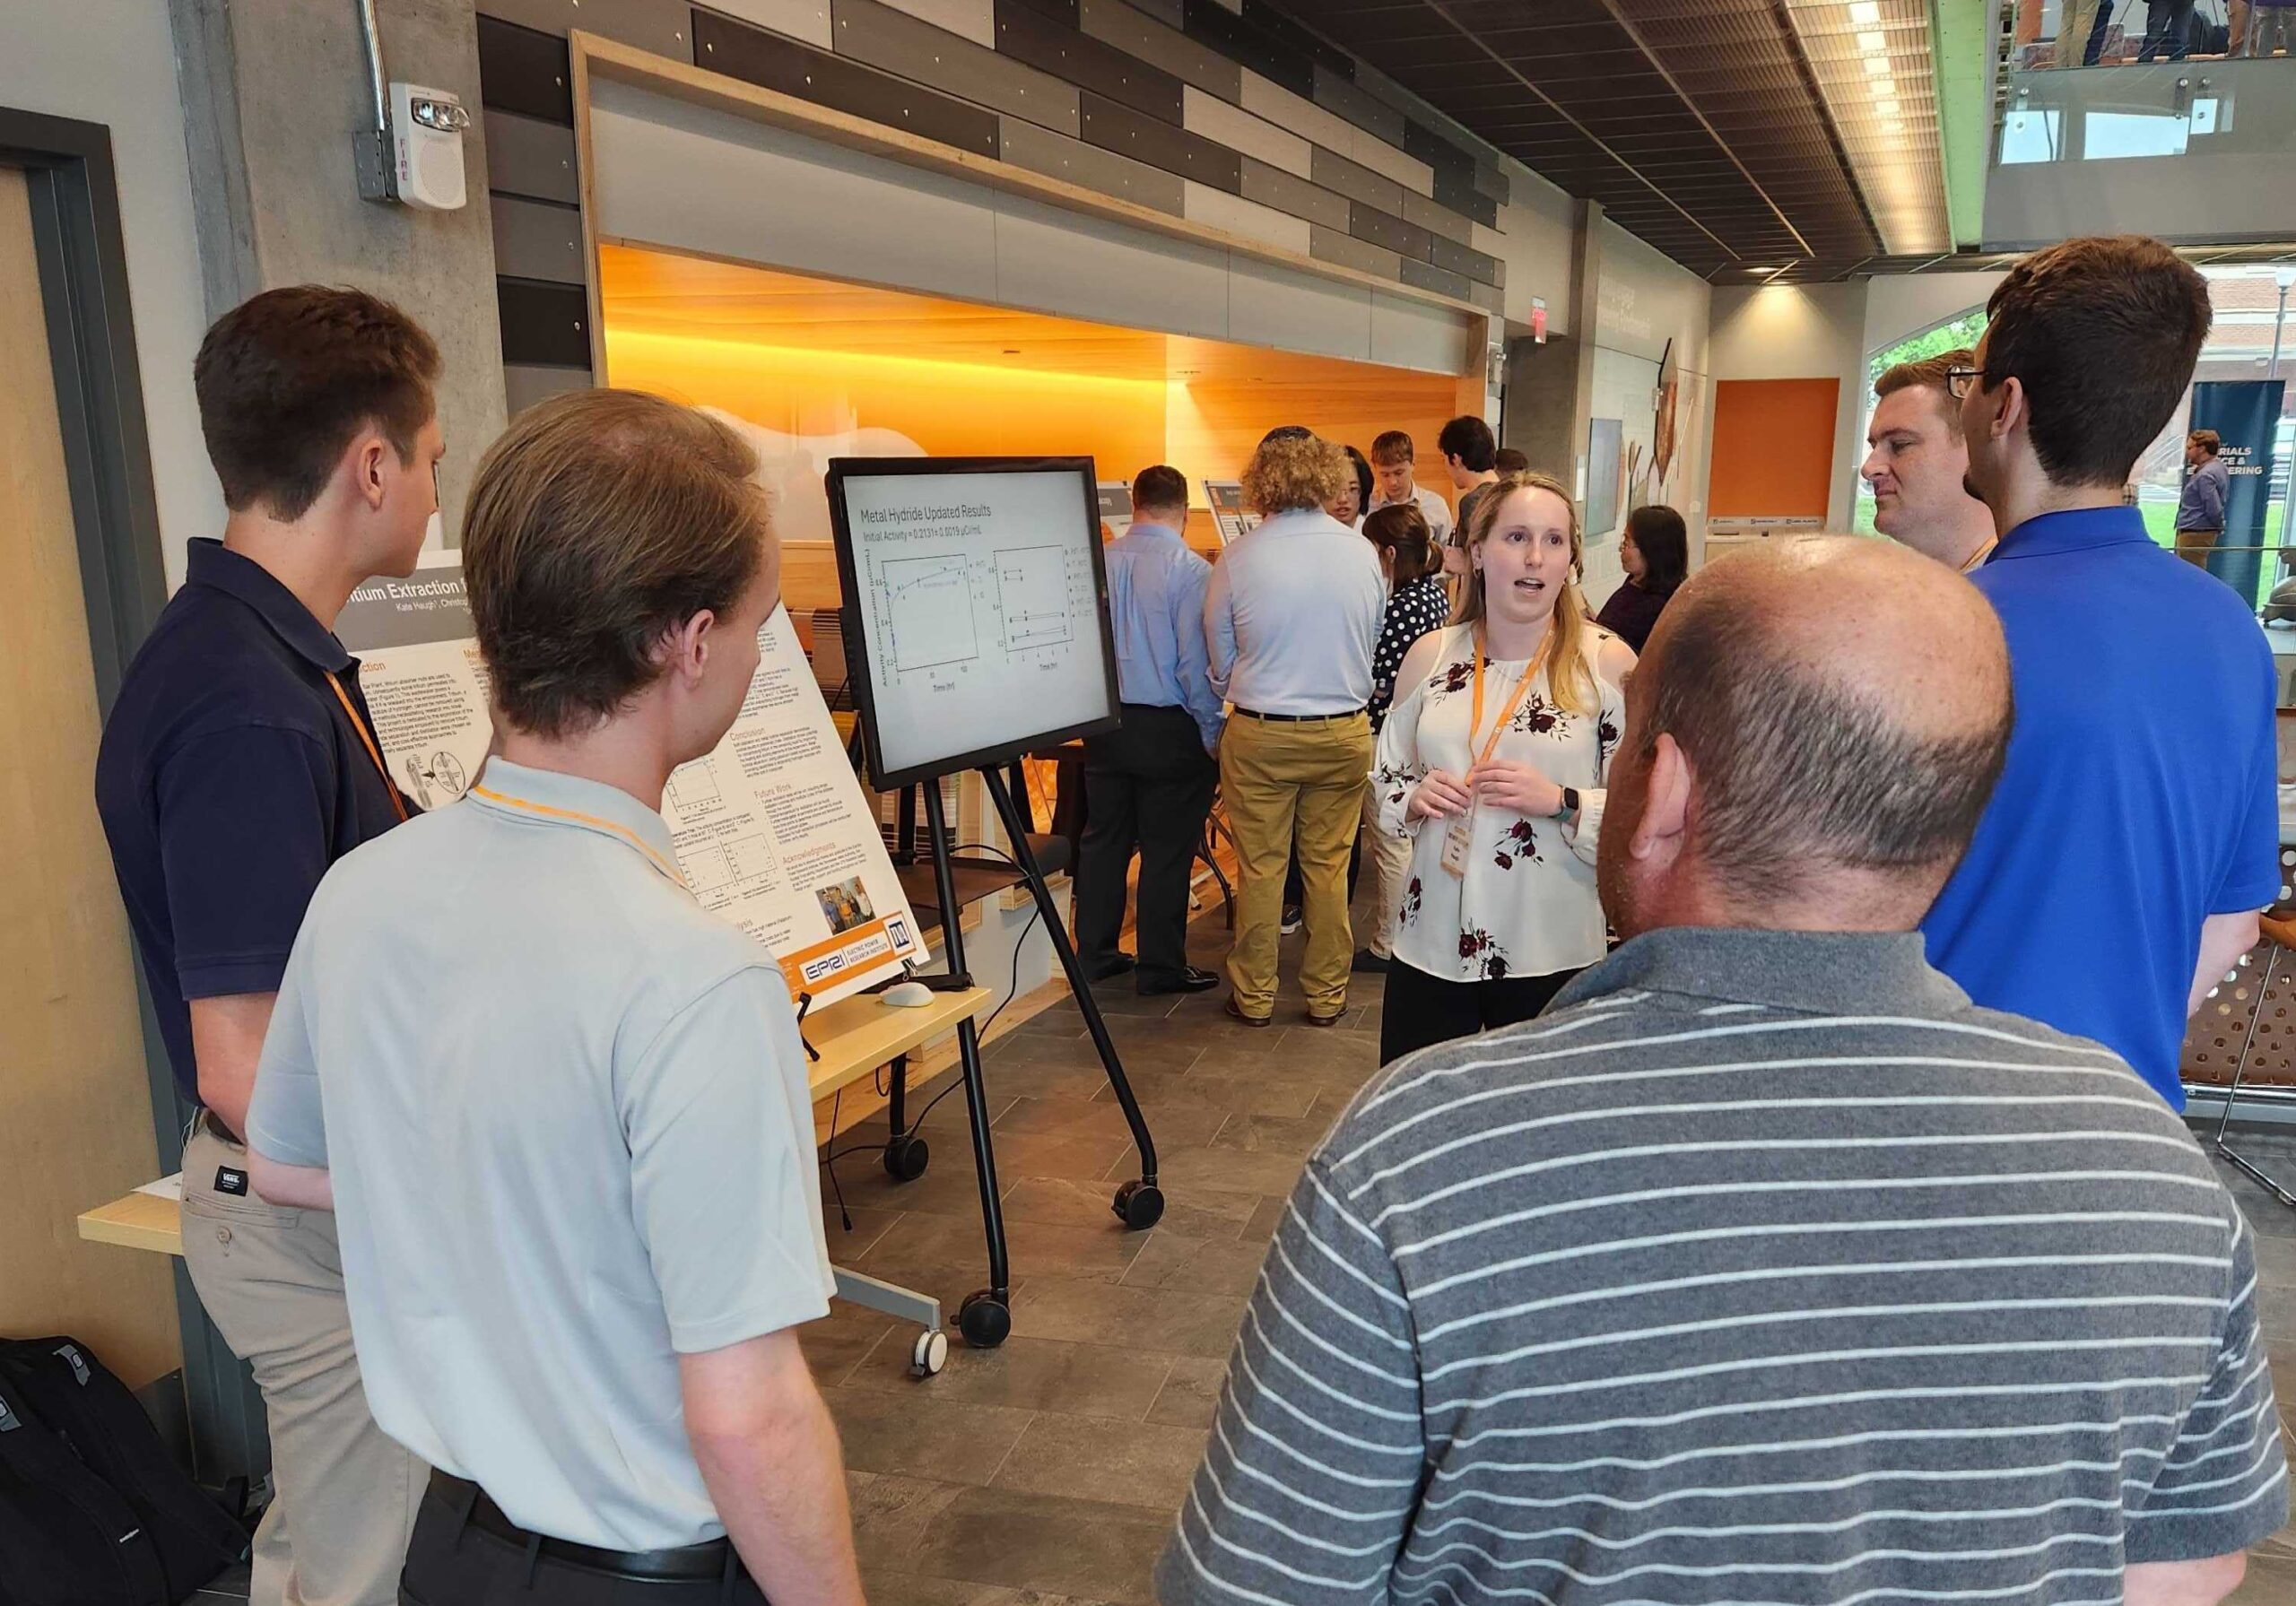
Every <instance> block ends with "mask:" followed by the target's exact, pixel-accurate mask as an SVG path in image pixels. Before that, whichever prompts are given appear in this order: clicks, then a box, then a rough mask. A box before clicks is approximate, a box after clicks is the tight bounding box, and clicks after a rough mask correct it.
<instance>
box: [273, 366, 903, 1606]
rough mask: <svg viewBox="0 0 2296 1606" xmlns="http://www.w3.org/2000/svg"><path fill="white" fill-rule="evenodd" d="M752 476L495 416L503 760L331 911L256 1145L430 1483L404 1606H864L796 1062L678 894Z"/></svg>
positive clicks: (771, 581) (736, 936)
mask: <svg viewBox="0 0 2296 1606" xmlns="http://www.w3.org/2000/svg"><path fill="white" fill-rule="evenodd" d="M754 468H755V462H754V459H753V458H752V455H751V454H750V452H749V450H748V448H747V447H744V446H743V445H742V444H741V443H740V442H739V441H737V440H736V439H735V438H734V437H733V436H732V435H731V433H730V432H728V431H727V430H725V429H724V428H723V427H722V426H721V425H719V424H718V423H716V422H714V421H711V420H709V419H707V418H704V417H702V416H701V415H700V414H699V413H696V412H690V411H688V410H686V409H684V408H681V407H677V406H674V404H670V403H668V402H665V401H662V400H660V399H658V398H656V397H652V396H646V395H639V394H637V393H634V392H623V391H589V392H582V393H578V394H576V395H568V396H561V397H558V398H555V399H553V400H552V401H549V402H546V403H544V404H541V405H539V406H536V407H534V408H531V409H529V410H528V411H526V412H523V413H521V414H520V415H519V416H518V418H517V421H515V422H514V423H513V424H512V425H511V427H510V430H509V432H508V433H507V434H505V435H504V436H503V437H502V438H501V439H500V440H499V441H498V442H496V444H495V446H494V447H493V449H492V450H491V451H490V452H489V453H488V455H487V457H486V461H485V462H484V464H482V465H481V467H480V470H479V473H478V479H477V482H476V483H475V484H474V487H473V489H472V492H471V505H470V511H469V515H468V518H467V521H466V523H465V530H464V538H463V539H464V553H463V555H464V572H465V576H466V577H467V578H468V581H469V586H470V599H471V612H472V615H473V618H474V621H475V623H476V626H477V632H478V640H479V646H480V648H481V650H482V651H483V653H484V655H485V658H486V663H487V667H488V670H489V672H490V674H491V696H492V699H493V704H494V709H495V723H496V733H497V751H496V754H495V756H494V757H492V758H491V759H490V760H488V762H487V765H486V768H485V769H484V770H483V772H482V774H481V775H480V777H479V779H478V781H477V783H476V784H475V785H474V786H473V787H472V788H471V791H470V794H469V795H468V796H467V797H465V799H464V800H463V801H461V802H460V803H457V804H455V805H454V806H453V807H451V808H448V809H444V810H441V811H439V812H437V813H434V814H431V815H428V816H425V817H424V818H423V819H422V820H418V821H416V822H415V824H416V825H417V826H419V827H420V829H414V830H406V831H401V832H398V833H394V834H393V835H392V836H391V837H390V838H385V839H382V840H379V841H378V842H376V843H375V844H373V845H372V846H375V847H376V848H378V849H379V850H380V851H378V852H376V853H372V854H367V853H362V852H354V853H352V854H351V855H349V856H347V857H346V858H344V860H343V861H341V862H340V863H339V864H337V865H336V866H335V869H334V870H333V871H332V872H329V874H328V875H327V877H326V880H325V881H322V882H321V884H320V886H319V890H318V893H317V897H316V898H315V899H314V900H313V902H312V905H311V909H310V913H309V916H307V917H306V919H305V921H304V924H303V927H302V931H301V934H300V938H299V939H298V941H297V942H296V944H295V950H294V954H293V957H292V959H291V960H290V962H289V965H288V969H287V975H286V978H285V980H284V982H283V985H282V986H281V989H280V998H279V1004H278V1008H277V1009H276V1011H274V1014H273V1017H272V1028H271V1031H270V1035H269V1037H268V1038H267V1040H266V1041H265V1046H264V1055H263V1060H262V1064H261V1067H260V1069H259V1071H258V1072H257V1083H256V1092H255V1098H254V1102H253V1105H252V1107H251V1109H250V1114H249V1117H248V1140H249V1144H250V1147H251V1148H252V1150H254V1153H255V1160H254V1171H255V1185H256V1187H257V1190H258V1191H259V1192H260V1193H262V1194H264V1195H265V1197H266V1198H269V1199H272V1200H273V1201H274V1202H279V1203H285V1204H301V1205H309V1206H319V1207H325V1206H328V1205H330V1204H332V1206H333V1208H335V1209H336V1211H337V1215H338V1228H339V1232H340V1237H341V1240H342V1245H343V1263H344V1283H345V1286H346V1288H347V1290H348V1293H349V1298H350V1306H351V1324H352V1336H353V1339H354V1341H355V1342H356V1343H357V1345H358V1350H359V1359H360V1362H361V1370H362V1373H363V1375H364V1376H365V1380H366V1388H367V1396H368V1399H369V1402H370V1404H371V1405H372V1407H373V1410H374V1415H375V1420H376V1422H377V1423H378V1425H379V1426H380V1427H381V1428H382V1429H383V1431H384V1432H386V1433H387V1434H389V1435H390V1436H391V1437H394V1438H396V1439H397V1440H398V1441H399V1442H400V1443H402V1444H404V1445H406V1447H407V1448H408V1449H410V1450H412V1451H413V1452H414V1453H415V1454H417V1455H420V1456H421V1457H422V1459H423V1460H424V1461H426V1462H428V1463H430V1464H431V1466H433V1467H434V1468H437V1469H438V1472H437V1474H436V1475H435V1476H434V1477H433V1479H432V1481H431V1490H430V1493H429V1495H428V1496H427V1497H426V1498H425V1500H424V1502H423V1507H422V1514H421V1516H420V1517H419V1519H418V1521H417V1524H416V1527H415V1532H414V1538H413V1544H412V1545H411V1547H410V1548H409V1550H408V1553H407V1562H406V1568H405V1573H404V1580H403V1583H402V1585H401V1588H402V1594H401V1599H402V1600H403V1601H404V1602H409V1603H410V1606H490V1603H491V1602H497V1601H511V1600H516V1601H519V1602H536V1601H548V1602H552V1606H593V1603H595V1606H606V1603H607V1602H613V1606H627V1603H629V1602H639V1601H641V1600H642V1601H648V1602H651V1601H655V1600H659V1601H661V1602H664V1603H665V1606H674V1603H676V1602H689V1601H690V1602H695V1603H696V1606H700V1602H710V1603H712V1606H722V1602H749V1603H750V1606H760V1602H761V1601H762V1600H763V1598H764V1596H763V1595H762V1594H761V1593H760V1591H761V1589H762V1590H763V1591H764V1592H766V1593H770V1596H771V1598H772V1600H773V1602H775V1606H811V1603H819V1606H857V1602H859V1601H860V1599H861V1593H860V1584H859V1580H858V1576H857V1571H856V1568H855V1563H854V1555H853V1541H852V1533H851V1527H850V1522H849V1519H848V1515H847V1510H846V1501H845V1489H844V1477H843V1469H842V1466H841V1464H840V1458H839V1452H838V1445H837V1438H836V1433H835V1430H834V1428H832V1426H831V1422H830V1420H829V1416H828V1412H827V1411H826V1409H825V1408H824V1406H823V1404H822V1400H821V1396H820V1394H819V1393H818V1392H817V1391H816V1390H815V1389H814V1387H813V1380H812V1377H811V1376H810V1375H809V1374H808V1373H807V1370H806V1367H805V1363H804V1358H803V1357H802V1356H801V1355H800V1354H799V1352H798V1349H797V1343H796V1334H795V1332H794V1329H795V1328H796V1326H797V1324H800V1323H802V1322H805V1321H808V1320H811V1319H813V1318H814V1317H816V1316H820V1315H823V1314H825V1312H826V1311H827V1309H828V1296H829V1294H830V1291H831V1287H832V1277H831V1271H830V1268H829V1263H828V1256H827V1254H826V1252H825V1249H824V1246H823V1244H822V1222H821V1203H820V1194H819V1185H818V1182H817V1179H816V1172H815V1164H814V1157H813V1118H812V1108H811V1101H810V1098H809V1097H808V1093H807V1087H806V1077H805V1055H804V1046H803V1044H802V1043H801V1042H800V1041H799V1039H798V1036H797V1030H796V1020H795V1017H794V1014H793V1012H792V1011H791V1009H790V1003H789V995H788V992H787V987H786V985H784V983H783V980H782V977H781V973H780V970H779V969H778V967H777V966H776V965H775V963H774V961H773V959H772V956H771V955H770V954H769V953H767V952H766V951H765V950H764V949H763V948H761V947H760V946H759V945H757V944H756V943H755V942H752V941H751V939H750V938H749V937H747V936H746V935H744V933H742V932H741V931H739V930H738V929H736V928H735V927H734V926H732V925H727V924H726V923H725V922H723V921H720V920H718V919H717V918H716V917H714V916H710V915H709V914H708V913H706V912H705V911H704V910H702V909H701V908H700V906H699V905H697V904H696V903H695V902H694V900H693V898H692V897H691V895H690V894H689V893H688V891H687V890H686V886H685V883H684V881H683V879H682V878H681V876H680V874H679V872H678V868H677V864H676V862H675V860H674V857H673V855H672V845H671V839H670V833H669V829H668V828H667V826H666V825H665V823H664V821H663V820H662V817H661V814H660V812H659V810H660V803H661V797H662V789H663V786H664V784H665V781H666V780H667V778H668V776H669V773H670V771H671V770H672V769H674V768H676V766H678V765H679V764H681V763H683V762H684V761H686V760H690V759H693V758H697V757H699V756H700V755H701V754H703V753H706V752H708V751H709V750H710V749H711V748H713V747H714V746H716V744H717V742H718V739H719V738H720V737H721V736H722V735H724V734H725V732H726V728H727V726H728V725H731V724H732V722H733V719H734V716H735V714H736V713H737V712H738V711H739V709H740V708H741V705H742V701H743V699H744V695H745V694H746V692H747V690H748V689H749V685H750V681H751V678H752V675H753V674H754V673H755V672H756V668H757V662H758V642H757V636H758V630H759V629H760V627H761V625H762V624H763V623H764V621H765V619H766V616H767V615H768V613H769V612H770V611H771V609H772V607H773V605H774V603H775V601H776V594H777V589H778V559H777V556H776V553H775V549H774V544H773V540H772V537H771V535H770V533H769V532H768V531H767V529H766V526H765V514H764V508H763V504H762V501H761V498H760V496H759V495H758V493H757V492H756V490H754V488H753V486H752V483H751V482H750V479H749V476H750V474H751V473H752V471H753V470H754Z"/></svg>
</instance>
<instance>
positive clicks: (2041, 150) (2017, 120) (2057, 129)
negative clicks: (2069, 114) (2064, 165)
mask: <svg viewBox="0 0 2296 1606" xmlns="http://www.w3.org/2000/svg"><path fill="white" fill-rule="evenodd" d="M2064 118H2065V114H2064V113H2063V112H2061V111H2058V110H2057V109H2056V108H2054V107H2049V108H2047V109H2042V110H2039V111H2013V112H2011V113H2009V114H2008V115H2007V116H2006V117H2003V118H2002V119H2001V165H2002V166H2003V167H2013V166H2015V165H2016V164H2017V163H2019V162H2031V161H2056V160H2057V158H2058V157H2059V156H2061V155H2062V154H2064V142H2063V130H2064Z"/></svg>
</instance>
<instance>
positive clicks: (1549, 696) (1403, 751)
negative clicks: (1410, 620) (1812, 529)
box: [1371, 473, 1634, 1064]
mask: <svg viewBox="0 0 2296 1606" xmlns="http://www.w3.org/2000/svg"><path fill="white" fill-rule="evenodd" d="M1465 557H1466V560H1467V565H1468V568H1467V572H1466V576H1465V587H1464V589H1463V590H1462V592H1461V594H1460V598H1459V608H1458V612H1457V614H1456V615H1455V616H1454V618H1453V620H1452V622H1451V624H1450V625H1449V626H1448V628H1446V629H1440V630H1433V631H1431V632H1429V633H1428V634H1426V635H1424V636H1422V637H1421V638H1419V641H1418V643H1417V645H1415V646H1413V647H1412V649H1411V651H1410V652H1409V653H1408V654H1407V655H1405V658H1404V662H1403V667H1402V669H1401V670H1400V671H1398V672H1397V673H1396V690H1395V706H1394V707H1393V708H1392V709H1391V710H1390V711H1389V712H1388V715H1387V723H1386V724H1385V725H1383V726H1382V727H1381V729H1380V732H1379V751H1378V768H1377V769H1376V770H1374V771H1373V773H1372V777H1371V785H1372V786H1373V787H1374V788H1375V789H1376V791H1377V794H1378V820H1379V828H1380V829H1383V830H1386V831H1387V832H1389V833H1391V834H1392V835H1395V836H1397V837H1402V838H1407V839H1409V841H1410V842H1411V844H1412V848H1411V864H1410V867H1409V869H1408V870H1407V871H1406V872H1405V875H1404V879H1403V884H1402V887H1401V888H1400V889H1399V896H1398V898H1397V902H1396V933H1395V942H1394V949H1393V954H1392V958H1391V959H1390V961H1389V964H1388V966H1387V998H1386V1003H1385V1005H1384V1007H1383V1009H1382V1011H1381V1014H1380V1029H1379V1060H1380V1063H1383V1064H1384V1063H1387V1062H1388V1061H1390V1060H1395V1059H1399V1058H1401V1057H1402V1056H1403V1055H1406V1054H1409V1053H1411V1052H1412V1051H1413V1049H1417V1048H1424V1047H1426V1046H1428V1045H1429V1044H1431V1043H1442V1042H1448V1041H1449V1040H1450V1039H1451V1038H1454V1037H1471V1036H1473V1035H1474V1033H1476V1032H1479V1031H1485V1030H1488V1029H1491V1028H1492V1027H1495V1026H1506V1025H1509V1024H1511V1023H1513V1022H1515V1021H1518V1020H1529V1019H1530V1018H1531V1017H1533V1016H1534V1015H1536V1014H1537V1013H1538V1012H1539V1011H1541V1010H1543V1009H1544V1008H1545V1007H1546V1003H1547V1000H1549V999H1550V998H1552V997H1553V996H1554V994H1556V993H1557V992H1558V991H1560V990H1561V986H1562V984H1563V983H1565V982H1566V981H1568V980H1570V977H1573V976H1574V975H1576V974H1577V973H1578V971H1579V970H1580V969H1582V968H1585V967H1586V966H1588V965H1591V964H1593V963H1594V962H1595V961H1596V959H1601V958H1602V957H1603V950H1604V926H1603V908H1602V904H1601V901H1600V900H1599V899H1598V898H1596V893H1595V842H1596V836H1597V834H1598V833H1599V831H1600V829H1601V825H1602V815H1603V795H1604V794H1603V792H1602V790H1601V788H1602V786H1603V784H1604V780H1605V777H1606V776H1607V775H1608V773H1609V770H1610V760H1611V754H1612V753H1613V752H1614V751H1617V748H1618V742H1619V734H1620V731H1621V729H1622V726H1623V725H1624V721H1625V700H1624V698H1623V696H1622V693H1621V691H1620V686H1621V683H1622V681H1624V679H1625V676H1626V672H1627V671H1628V670H1629V669H1631V668H1632V667H1633V665H1634V654H1633V653H1632V651H1631V650H1630V649H1629V648H1628V647H1627V646H1626V644H1625V643H1623V642H1622V641H1621V640H1619V639H1618V638H1616V637H1615V636H1613V635H1612V634H1611V633H1610V632H1609V631H1607V630H1605V629H1600V628H1599V627H1597V626H1595V625H1592V624H1589V623H1588V622H1587V612H1586V603H1585V602H1584V601H1583V600H1582V599H1581V597H1580V596H1579V593H1578V578H1577V576H1578V565H1579V557H1580V547H1579V530H1578V512H1577V510H1576V508H1573V507H1572V505H1571V501H1570V492H1569V491H1568V490H1565V489H1564V487H1563V486H1562V485H1561V482H1558V481H1556V480H1553V479H1552V478H1550V477H1548V476H1547V475H1545V474H1540V473H1514V474H1508V475H1505V476H1503V477H1502V478H1500V480H1499V481H1498V482H1497V483H1495V484H1494V485H1492V487H1491V489H1490V490H1489V491H1488V492H1487V493H1486V494H1485V495H1483V497H1482V498H1481V499H1479V500H1478V501H1477V502H1476V504H1475V509H1474V518H1473V520H1472V521H1470V525H1469V528H1468V530H1467V538H1466V546H1465Z"/></svg>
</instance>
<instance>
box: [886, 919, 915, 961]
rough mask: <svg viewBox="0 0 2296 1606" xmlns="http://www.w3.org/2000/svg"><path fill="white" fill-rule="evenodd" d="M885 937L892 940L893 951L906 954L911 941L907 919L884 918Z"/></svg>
mask: <svg viewBox="0 0 2296 1606" xmlns="http://www.w3.org/2000/svg"><path fill="white" fill-rule="evenodd" d="M885 935H886V936H888V937H890V938H891V939H892V945H893V951H894V952H895V953H906V952H908V951H909V947H910V945H911V943H912V942H913V939H912V938H911V937H910V936H909V919H908V917H907V916H902V915H888V916H885Z"/></svg>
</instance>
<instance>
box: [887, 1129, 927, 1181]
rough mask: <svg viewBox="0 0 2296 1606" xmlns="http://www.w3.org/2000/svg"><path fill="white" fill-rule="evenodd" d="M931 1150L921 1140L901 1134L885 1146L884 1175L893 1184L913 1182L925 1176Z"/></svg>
mask: <svg viewBox="0 0 2296 1606" xmlns="http://www.w3.org/2000/svg"><path fill="white" fill-rule="evenodd" d="M932 1158H933V1150H932V1148H931V1146H930V1145H928V1144H927V1143H926V1142H925V1140H924V1139H923V1138H913V1137H910V1136H909V1135H908V1134H907V1133H903V1134H901V1135H900V1136H898V1137H896V1138H894V1139H893V1141H892V1142H890V1143H888V1144H886V1145H885V1175H887V1176H891V1178H892V1179H893V1180H894V1181H895V1182H915V1181H916V1180H917V1179H918V1177H920V1176H924V1175H925V1164H926V1161H927V1160H929V1159H932Z"/></svg>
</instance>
